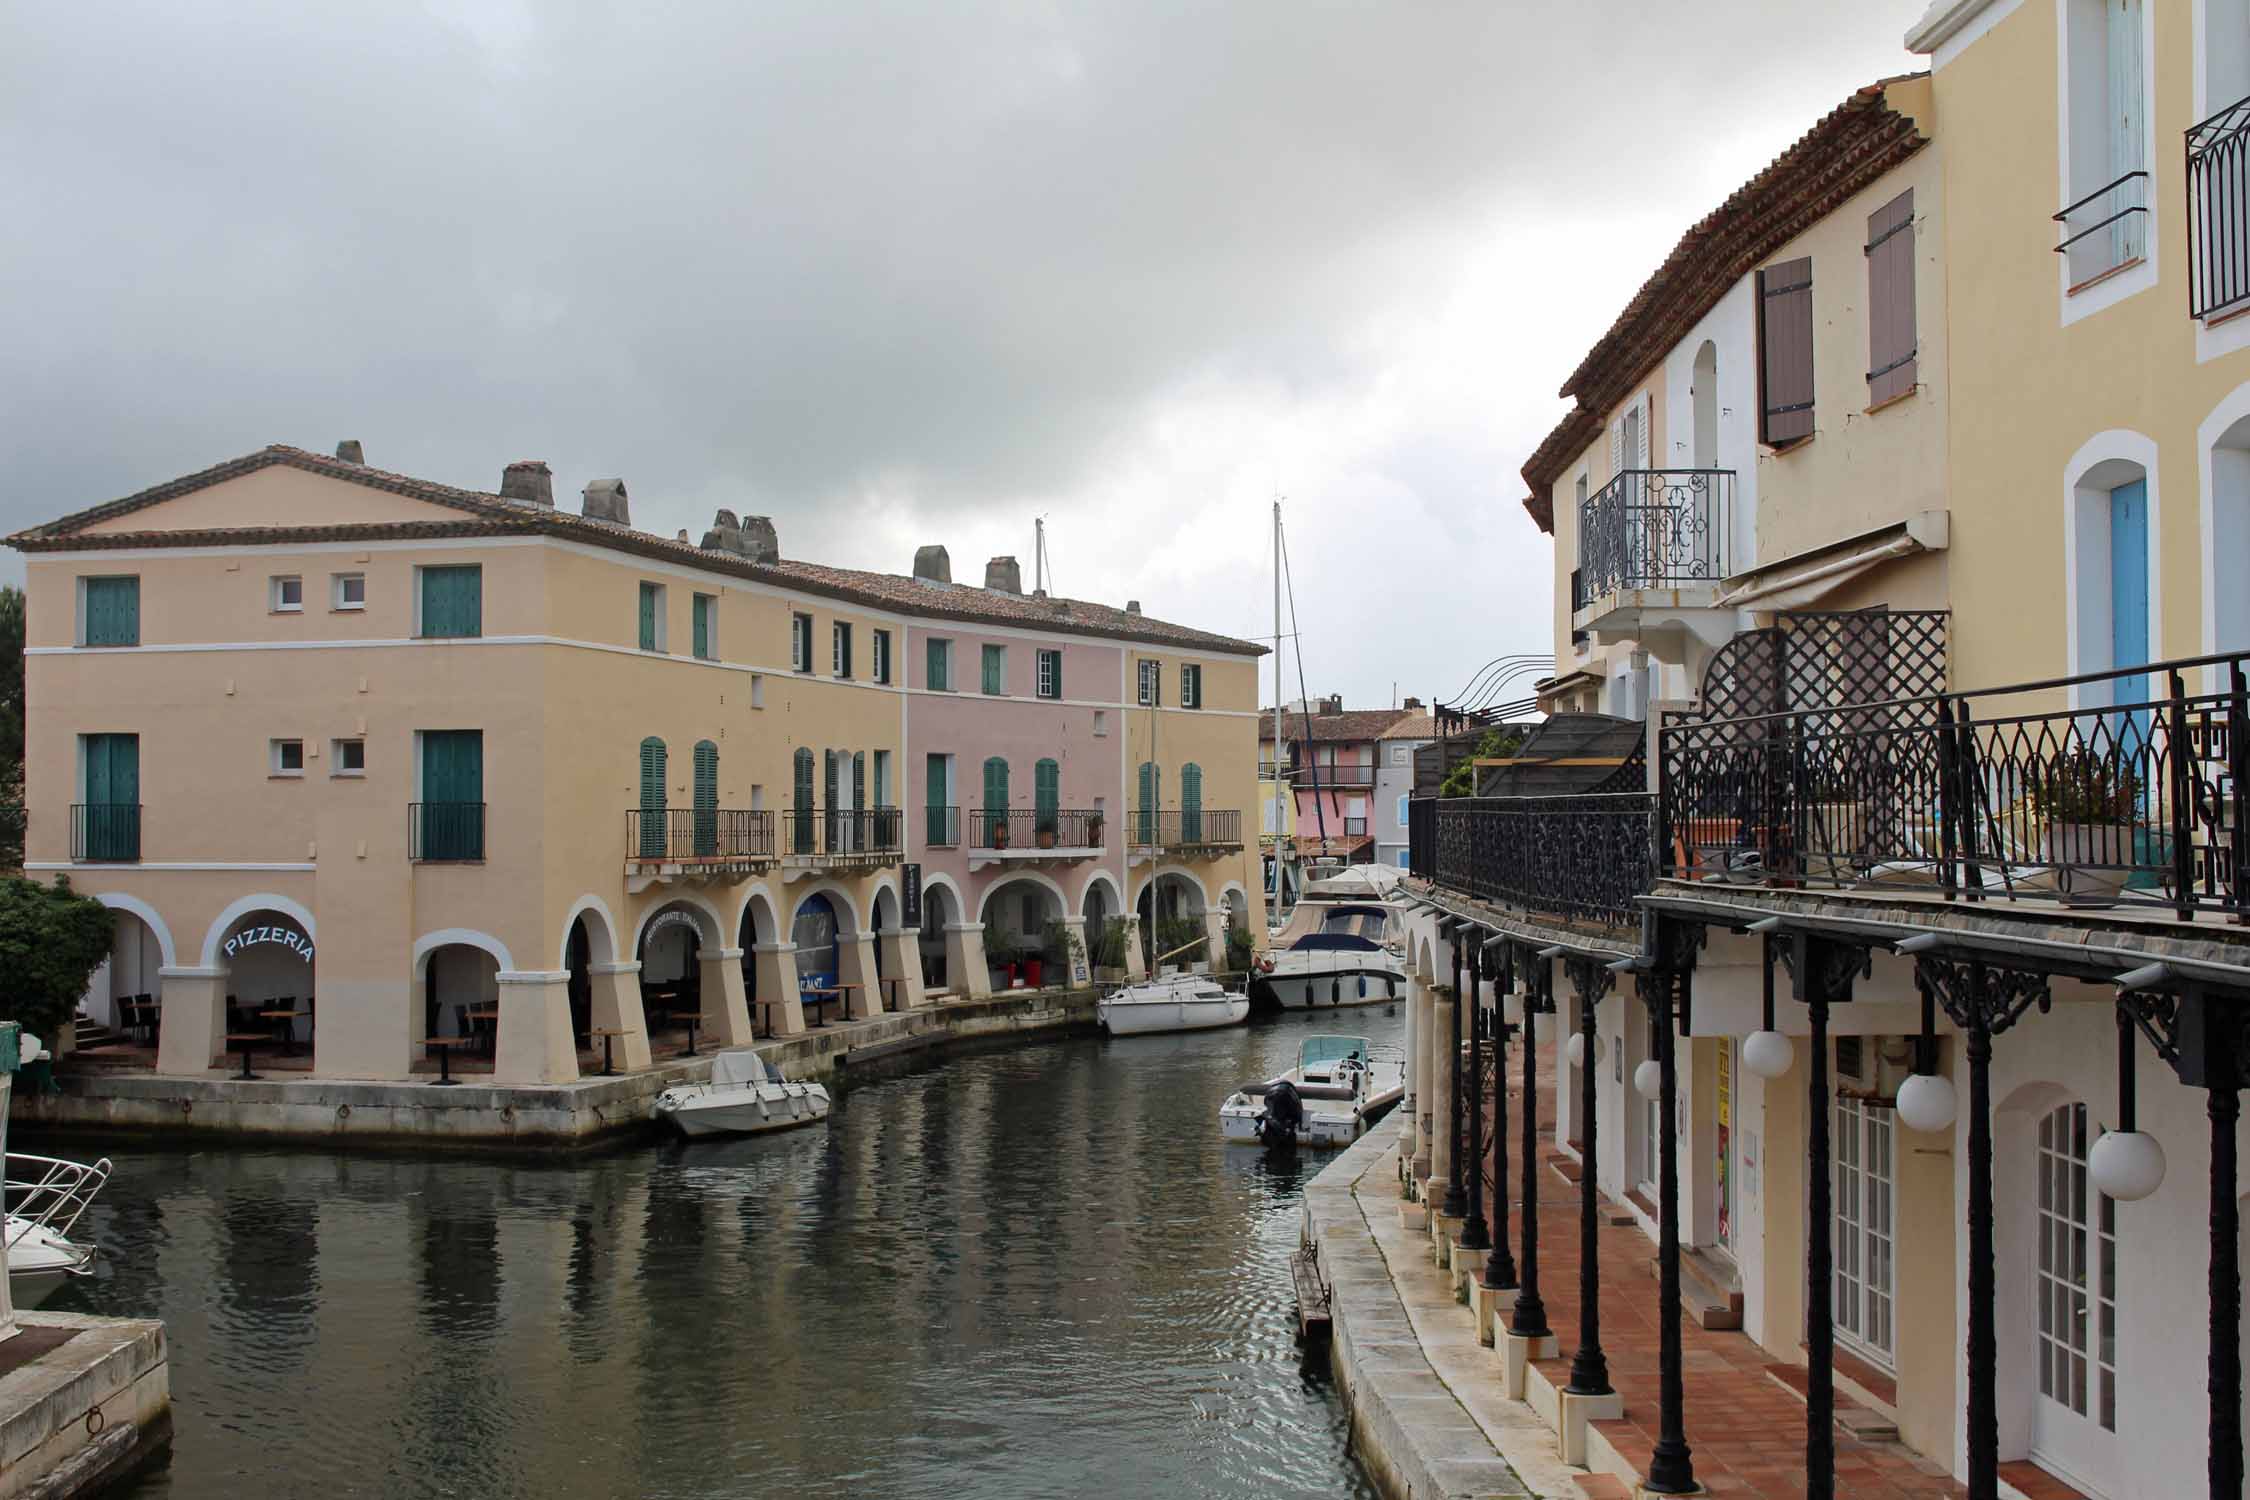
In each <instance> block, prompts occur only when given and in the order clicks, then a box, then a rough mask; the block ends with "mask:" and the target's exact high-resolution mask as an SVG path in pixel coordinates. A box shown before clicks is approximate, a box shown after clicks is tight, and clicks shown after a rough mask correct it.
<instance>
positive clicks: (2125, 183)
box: [2054, 172, 2148, 290]
mask: <svg viewBox="0 0 2250 1500" xmlns="http://www.w3.org/2000/svg"><path fill="white" fill-rule="evenodd" d="M2054 220H2055V222H2056V223H2057V224H2060V225H2061V226H2062V233H2063V239H2062V243H2061V244H2059V245H2057V246H2055V253H2056V254H2057V255H2063V256H2067V257H2069V265H2070V286H2071V288H2072V289H2073V290H2076V289H2078V288H2080V287H2084V286H2090V285H2092V284H2093V283H2094V282H2097V281H2099V280H2101V279H2102V278H2103V277H2104V276H2107V275H2109V274H2110V273H2111V272H2112V271H2121V270H2123V269H2124V268H2125V267H2127V266H2129V265H2131V264H2133V263H2134V262H2135V261H2137V260H2139V259H2140V258H2141V257H2142V256H2143V255H2144V254H2145V253H2146V248H2145V247H2146V246H2147V244H2148V173H2146V172H2127V173H2126V174H2125V175H2124V176H2122V177H2120V178H2118V179H2117V180H2116V181H2115V182H2111V183H2105V184H2104V185H2103V186H2101V187H2098V188H2096V189H2094V190H2093V191H2092V192H2090V193H2088V194H2087V195H2086V196H2085V197H2083V198H2081V199H2079V200H2078V201H2077V202H2076V203H2073V204H2071V205H2070V206H2069V207H2068V208H2066V209H2063V210H2062V211H2061V212H2060V213H2057V214H2056V215H2055V216H2054Z"/></svg>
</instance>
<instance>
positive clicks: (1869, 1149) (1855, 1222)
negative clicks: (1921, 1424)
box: [1835, 1098, 1894, 1368]
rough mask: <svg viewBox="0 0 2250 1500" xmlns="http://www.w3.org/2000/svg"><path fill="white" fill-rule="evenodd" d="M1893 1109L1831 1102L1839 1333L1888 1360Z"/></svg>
mask: <svg viewBox="0 0 2250 1500" xmlns="http://www.w3.org/2000/svg"><path fill="white" fill-rule="evenodd" d="M1892 1139H1893V1136H1892V1121H1891V1112H1890V1111H1889V1110H1888V1109H1885V1108H1883V1107H1882V1106H1880V1105H1869V1104H1866V1103H1864V1102H1862V1101H1860V1100H1858V1099H1850V1098H1838V1099H1837V1101H1836V1234H1835V1244H1836V1311H1835V1317H1836V1337H1837V1338H1839V1339H1841V1340H1842V1341H1843V1342H1844V1343H1846V1344H1848V1345H1850V1346H1851V1347H1853V1348H1855V1349H1857V1350H1858V1351H1859V1352H1860V1353H1862V1354H1865V1355H1868V1356H1870V1357H1871V1358H1873V1359H1874V1360H1875V1361H1876V1362H1877V1363H1879V1364H1881V1365H1883V1366H1885V1367H1886V1368H1887V1367H1888V1366H1889V1365H1890V1363H1891V1359H1892V1351H1893V1349H1894V1339H1893V1336H1892V1321H1893V1320H1892V1316H1891V1311H1892V1305H1893V1304H1892V1292H1893V1286H1894V1274H1893V1260H1894V1257H1893V1254H1892V1234H1893V1230H1892V1218H1891V1212H1892V1204H1893V1187H1892V1184H1893V1181H1894V1169H1893V1166H1892V1162H1891V1146H1892Z"/></svg>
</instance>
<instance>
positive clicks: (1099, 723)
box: [1094, 708, 1109, 740]
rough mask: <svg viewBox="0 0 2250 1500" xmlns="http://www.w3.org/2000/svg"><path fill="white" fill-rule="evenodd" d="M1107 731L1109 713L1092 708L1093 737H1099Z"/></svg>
mask: <svg viewBox="0 0 2250 1500" xmlns="http://www.w3.org/2000/svg"><path fill="white" fill-rule="evenodd" d="M1108 733H1109V715H1108V714H1106V713H1104V712H1103V711H1102V710H1101V709H1098V708H1097V709H1095V710H1094V738H1095V739H1097V740H1098V739H1101V738H1102V737H1103V736H1105V735H1107V734H1108Z"/></svg>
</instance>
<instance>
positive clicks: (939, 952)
mask: <svg viewBox="0 0 2250 1500" xmlns="http://www.w3.org/2000/svg"><path fill="white" fill-rule="evenodd" d="M964 909H965V908H964V903H963V902H962V900H961V887H960V886H959V885H957V884H955V883H954V880H953V877H952V876H950V875H944V874H930V875H925V876H924V877H923V880H922V928H921V931H920V932H918V933H916V934H915V937H914V946H915V951H916V952H917V953H918V954H919V955H920V957H921V960H922V982H923V983H924V984H926V985H940V984H945V985H951V984H954V983H956V982H958V979H959V976H957V975H955V974H953V973H952V972H951V970H950V968H949V961H948V959H947V957H946V954H947V952H948V949H947V946H946V931H945V930H946V928H948V927H950V926H953V925H954V924H956V923H959V922H960V921H962V920H963V919H962V915H961V913H962V911H963V910H964Z"/></svg>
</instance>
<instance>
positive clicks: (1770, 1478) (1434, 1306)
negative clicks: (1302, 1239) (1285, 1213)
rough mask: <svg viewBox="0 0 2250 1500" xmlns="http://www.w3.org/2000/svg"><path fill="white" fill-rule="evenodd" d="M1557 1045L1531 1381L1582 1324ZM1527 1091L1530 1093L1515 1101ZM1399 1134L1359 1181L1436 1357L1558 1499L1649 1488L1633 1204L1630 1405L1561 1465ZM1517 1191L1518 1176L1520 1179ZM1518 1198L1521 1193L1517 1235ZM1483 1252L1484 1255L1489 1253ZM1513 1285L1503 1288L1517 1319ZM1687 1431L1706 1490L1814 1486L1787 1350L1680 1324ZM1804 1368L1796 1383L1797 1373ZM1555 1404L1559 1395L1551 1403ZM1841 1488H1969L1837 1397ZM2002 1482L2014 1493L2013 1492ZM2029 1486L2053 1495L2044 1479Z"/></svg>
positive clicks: (1621, 1280)
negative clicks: (1542, 1317) (1439, 1242)
mask: <svg viewBox="0 0 2250 1500" xmlns="http://www.w3.org/2000/svg"><path fill="white" fill-rule="evenodd" d="M1553 1052H1554V1049H1553V1048H1552V1047H1551V1046H1550V1047H1543V1048H1541V1049H1540V1056H1539V1059H1538V1066H1539V1070H1540V1075H1541V1077H1540V1087H1539V1097H1540V1104H1541V1109H1542V1114H1541V1119H1540V1122H1539V1123H1540V1156H1541V1159H1542V1166H1541V1170H1540V1172H1539V1181H1538V1193H1539V1287H1540V1294H1541V1296H1542V1297H1543V1299H1544V1300H1545V1302H1546V1306H1547V1322H1548V1326H1549V1327H1550V1328H1552V1329H1553V1330H1554V1332H1555V1335H1556V1344H1557V1346H1558V1347H1557V1349H1556V1352H1555V1354H1554V1356H1553V1357H1551V1358H1548V1359H1543V1360H1539V1361H1536V1362H1535V1364H1534V1366H1533V1372H1532V1374H1531V1377H1530V1379H1531V1382H1532V1384H1533V1385H1534V1386H1536V1384H1537V1382H1538V1381H1539V1379H1540V1378H1541V1377H1544V1378H1545V1380H1546V1381H1547V1383H1548V1384H1549V1385H1550V1386H1551V1387H1554V1388H1558V1389H1559V1388H1560V1387H1562V1386H1564V1385H1566V1384H1568V1382H1569V1378H1570V1355H1571V1352H1572V1348H1573V1346H1574V1345H1575V1343H1576V1337H1577V1329H1578V1313H1579V1302H1578V1289H1579V1263H1580V1262H1579V1190H1578V1186H1577V1180H1576V1174H1577V1167H1578V1164H1577V1160H1576V1157H1575V1156H1574V1155H1573V1154H1572V1153H1569V1152H1567V1151H1559V1150H1557V1149H1556V1147H1555V1145H1554V1140H1553V1135H1554V1121H1553V1118H1552V1114H1551V1108H1552V1101H1553V1098H1554V1079H1553V1069H1554V1056H1553ZM1518 1102H1519V1105H1520V1100H1519V1101H1518ZM1384 1135H1385V1138H1386V1140H1387V1142H1388V1148H1387V1149H1386V1150H1385V1151H1384V1153H1383V1156H1382V1158H1381V1159H1380V1160H1379V1161H1376V1162H1373V1163H1371V1164H1370V1165H1369V1167H1368V1169H1367V1170H1366V1171H1365V1172H1364V1173H1362V1174H1360V1176H1359V1177H1358V1180H1357V1182H1356V1183H1355V1184H1354V1187H1353V1191H1354V1194H1355V1196H1356V1198H1357V1201H1358V1203H1359V1206H1360V1209H1361V1212H1362V1215H1363V1216H1364V1218H1365V1221H1366V1223H1367V1224H1368V1226H1369V1230H1370V1232H1371V1233H1372V1235H1373V1236H1374V1238H1375V1240H1376V1242H1377V1244H1378V1246H1379V1247H1380V1249H1381V1251H1382V1253H1383V1257H1384V1259H1385V1261H1386V1263H1387V1264H1388V1266H1389V1268H1390V1273H1391V1277H1392V1280H1393V1281H1394V1282H1395V1283H1396V1285H1397V1287H1398V1291H1399V1295H1400V1300H1401V1301H1402V1302H1403V1303H1404V1304H1405V1305H1406V1307H1407V1310H1408V1314H1409V1317H1410V1319H1411V1321H1412V1322H1413V1324H1414V1327H1415V1335H1416V1337H1417V1339H1418V1340H1419V1341H1420V1342H1421V1344H1422V1346H1423V1349H1424V1352H1425V1353H1426V1355H1427V1356H1428V1358H1429V1360H1430V1363H1431V1365H1432V1367H1433V1368H1434V1369H1435V1370H1436V1372H1437V1374H1438V1376H1439V1378H1440V1379H1442V1380H1443V1381H1445V1383H1446V1385H1447V1386H1448V1387H1449V1388H1450V1389H1451V1390H1452V1392H1453V1394H1454V1395H1455V1396H1456V1398H1458V1399H1459V1400H1460V1402H1461V1404H1462V1406H1463V1407H1464V1408H1465V1409H1466V1410H1467V1411H1468V1412H1469V1413H1470V1414H1471V1415H1472V1416H1473V1417H1474V1418H1475V1419H1476V1420H1477V1422H1478V1424H1479V1425H1480V1426H1481V1427H1483V1428H1484V1430H1485V1434H1486V1436H1487V1437H1488V1438H1489V1439H1490V1440H1491V1442H1492V1444H1493V1446H1494V1448H1495V1449H1497V1450H1498V1451H1499V1452H1500V1453H1501V1454H1502V1456H1504V1457H1505V1458H1506V1459H1507V1460H1508V1462H1509V1463H1510V1464H1511V1465H1512V1466H1513V1467H1514V1468H1515V1470H1516V1472H1517V1473H1518V1474H1519V1475H1521V1476H1522V1478H1523V1480H1524V1482H1525V1483H1526V1485H1527V1487H1529V1488H1530V1489H1531V1491H1532V1492H1533V1493H1535V1494H1540V1495H1548V1496H1554V1497H1557V1500H1629V1497H1632V1496H1635V1495H1637V1494H1639V1493H1641V1492H1640V1491H1639V1489H1638V1484H1639V1481H1640V1478H1641V1476H1642V1475H1643V1474H1644V1473H1645V1472H1646V1468H1647V1464H1648V1461H1649V1456H1650V1453H1651V1450H1652V1449H1653V1448H1654V1446H1655V1443H1656V1436H1657V1379H1658V1371H1657V1345H1658V1341H1659V1328H1658V1324H1657V1298H1656V1287H1655V1282H1654V1279H1653V1277H1652V1275H1651V1269H1650V1267H1651V1262H1652V1259H1653V1257H1654V1255H1655V1245H1654V1243H1653V1242H1652V1241H1651V1240H1650V1239H1649V1237H1648V1236H1647V1235H1646V1234H1645V1233H1643V1232H1642V1231H1641V1230H1640V1229H1639V1228H1638V1227H1637V1226H1636V1225H1635V1224H1634V1222H1633V1220H1632V1216H1631V1214H1630V1212H1629V1211H1628V1210H1627V1209H1626V1208H1625V1206H1624V1205H1623V1204H1612V1205H1605V1207H1606V1208H1607V1209H1608V1211H1605V1213H1604V1214H1603V1221H1602V1224H1601V1227H1600V1229H1599V1231H1598V1234H1597V1241H1598V1245H1599V1251H1600V1257H1601V1259H1600V1267H1599V1279H1600V1288H1601V1335H1602V1336H1601V1342H1602V1348H1603V1350H1604V1352H1605V1353H1606V1354H1607V1356H1608V1362H1609V1375H1610V1383H1611V1384H1612V1385H1613V1386H1614V1387H1615V1388H1616V1391H1617V1393H1618V1395H1619V1396H1620V1397H1621V1398H1622V1402H1623V1408H1624V1410H1623V1415H1622V1416H1621V1417H1617V1418H1612V1419H1601V1418H1596V1419H1594V1420H1592V1421H1591V1422H1589V1424H1588V1428H1589V1430H1588V1433H1587V1439H1586V1453H1585V1460H1586V1461H1585V1463H1583V1464H1572V1463H1565V1462H1564V1461H1563V1457H1562V1449H1561V1440H1560V1438H1559V1436H1558V1434H1557V1433H1556V1431H1555V1429H1554V1427H1553V1426H1551V1425H1550V1422H1549V1420H1548V1419H1547V1418H1545V1417H1543V1416H1542V1415H1541V1413H1540V1411H1539V1409H1538V1407H1537V1406H1536V1405H1535V1404H1534V1403H1533V1402H1530V1401H1518V1400H1512V1399H1510V1398H1509V1397H1508V1396H1507V1394H1506V1381H1505V1374H1504V1371H1503V1367H1502V1360H1501V1356H1500V1354H1499V1353H1498V1352H1497V1351H1496V1350H1495V1349H1493V1348H1491V1347H1486V1346H1481V1345H1479V1344H1478V1342H1477V1332H1476V1319H1475V1315H1474V1314H1473V1312H1472V1311H1471V1309H1470V1307H1469V1306H1467V1305H1465V1304H1463V1303H1462V1302H1461V1301H1460V1300H1459V1299H1458V1297H1457V1294H1456V1292H1455V1290H1454V1283H1453V1279H1452V1278H1451V1276H1450V1275H1449V1274H1448V1273H1447V1272H1445V1271H1444V1270H1441V1269H1440V1267H1439V1265H1438V1264H1437V1262H1436V1259H1435V1256H1434V1253H1433V1252H1434V1243H1435V1242H1434V1236H1433V1234H1432V1233H1431V1231H1430V1230H1429V1229H1428V1228H1427V1227H1426V1222H1427V1221H1426V1215H1425V1212H1424V1210H1423V1207H1422V1206H1421V1205H1420V1204H1412V1203H1406V1202H1404V1201H1403V1200H1402V1199H1401V1198H1400V1195H1399V1186H1398V1183H1399V1177H1398V1171H1397V1138H1398V1129H1397V1126H1396V1124H1395V1123H1394V1124H1392V1125H1389V1126H1386V1127H1385V1130H1384ZM1511 1185H1512V1186H1516V1187H1518V1189H1519V1194H1520V1185H1517V1184H1511ZM1521 1212H1522V1206H1521V1202H1520V1196H1519V1198H1518V1201H1516V1202H1513V1203H1512V1204H1511V1207H1510V1217H1511V1229H1512V1230H1513V1231H1514V1232H1515V1233H1517V1234H1519V1235H1520V1232H1521V1228H1520V1225H1521V1221H1520V1219H1519V1218H1517V1217H1516V1216H1517V1215H1520V1213H1521ZM1479 1260H1480V1261H1481V1256H1480V1257H1479ZM1513 1300H1514V1294H1513V1293H1512V1292H1510V1293H1503V1294H1502V1295H1501V1297H1500V1300H1499V1311H1500V1317H1501V1319H1502V1320H1503V1322H1504V1321H1505V1319H1506V1317H1507V1314H1508V1310H1509V1308H1510V1306H1511V1305H1512V1303H1513ZM1681 1335H1682V1341H1681V1348H1682V1370H1683V1377H1684V1382H1685V1386H1686V1396H1687V1400H1686V1403H1685V1405H1686V1418H1687V1440H1688V1443H1689V1445H1690V1447H1691V1448H1692V1449H1693V1450H1694V1458H1695V1477H1696V1479H1697V1480H1698V1481H1699V1482H1700V1483H1701V1485H1702V1486H1703V1491H1704V1492H1705V1493H1708V1494H1711V1495H1717V1496H1726V1497H1729V1500H1802V1497H1803V1496H1804V1495H1805V1458H1804V1450H1805V1403H1804V1399H1803V1397H1802V1396H1801V1395H1800V1394H1799V1393H1798V1388H1801V1385H1802V1373H1803V1372H1802V1366H1801V1364H1782V1363H1779V1362H1777V1361H1776V1359H1775V1357H1774V1356H1773V1355H1772V1354H1770V1353H1768V1352H1767V1351H1766V1350H1764V1349H1761V1348H1760V1347H1759V1346H1758V1345H1757V1344H1755V1343H1753V1342H1752V1341H1751V1340H1750V1338H1749V1337H1748V1336H1747V1335H1745V1334H1742V1333H1738V1332H1730V1331H1724V1330H1712V1329H1705V1328H1703V1327H1700V1326H1699V1325H1698V1324H1697V1323H1696V1322H1695V1321H1694V1320H1693V1319H1692V1318H1690V1319H1685V1320H1683V1323H1682V1328H1681ZM1792 1375H1794V1376H1795V1377H1796V1388H1793V1386H1792V1383H1791V1376H1792ZM1550 1405H1551V1404H1550ZM1837 1413H1838V1421H1837V1432H1836V1477H1837V1493H1838V1494H1839V1495H1848V1496H1850V1497H1852V1500H1904V1497H1912V1500H1935V1497H1954V1496H1965V1495H1966V1491H1965V1490H1964V1489H1963V1488H1962V1487H1961V1486H1960V1485H1958V1484H1956V1483H1954V1482H1953V1481H1952V1480H1950V1479H1949V1478H1948V1477H1947V1476H1946V1475H1945V1473H1944V1472H1943V1471H1942V1470H1941V1469H1940V1468H1939V1467H1938V1466H1937V1465H1936V1464H1934V1463H1931V1462H1930V1461H1928V1460H1926V1459H1924V1458H1922V1457H1920V1456H1919V1455H1917V1454H1915V1453H1913V1452H1912V1451H1910V1450H1909V1449H1907V1448H1906V1447H1905V1446H1904V1445H1902V1444H1900V1443H1898V1442H1897V1441H1895V1440H1894V1439H1891V1438H1890V1437H1889V1436H1888V1433H1887V1429H1886V1428H1885V1427H1884V1426H1883V1425H1882V1424H1881V1423H1880V1421H1879V1420H1878V1419H1877V1418H1876V1417H1875V1415H1874V1414H1873V1413H1871V1412H1868V1411H1865V1410H1864V1409H1861V1408H1857V1407H1855V1406H1853V1405H1852V1404H1851V1403H1850V1402H1849V1401H1848V1400H1847V1399H1846V1397H1845V1396H1844V1395H1843V1393H1841V1392H1839V1393H1838V1397H1837ZM2004 1493H2005V1492H2004ZM2021 1493H2023V1494H2025V1495H2026V1496H2027V1500H2044V1497H2042V1496H2040V1495H2039V1494H2038V1492H2037V1491H2035V1490H2025V1491H2022V1492H2021Z"/></svg>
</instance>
